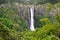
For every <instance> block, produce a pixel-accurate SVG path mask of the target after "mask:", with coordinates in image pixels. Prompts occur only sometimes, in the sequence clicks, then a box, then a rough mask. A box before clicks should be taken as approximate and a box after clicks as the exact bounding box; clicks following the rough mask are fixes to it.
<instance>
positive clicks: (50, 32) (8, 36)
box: [0, 0, 60, 40]
mask: <svg viewBox="0 0 60 40" xmlns="http://www.w3.org/2000/svg"><path fill="white" fill-rule="evenodd" d="M39 2H41V3H44V2H45V1H44V2H42V0H41V1H40V0H39ZM50 2H51V1H50ZM36 3H37V2H36ZM58 7H60V3H58V4H56V5H52V4H49V3H47V6H46V7H45V9H47V10H49V12H50V11H51V10H52V9H53V8H55V9H56V10H54V12H55V15H54V16H52V15H49V12H48V14H44V15H41V16H37V15H36V16H35V21H36V29H35V31H33V32H32V31H30V30H29V27H28V26H27V23H26V20H23V19H21V18H20V17H19V16H18V13H17V12H16V11H15V10H14V9H13V8H11V7H10V8H0V40H60V11H59V10H57V8H58Z"/></svg>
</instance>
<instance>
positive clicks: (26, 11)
mask: <svg viewBox="0 0 60 40" xmlns="http://www.w3.org/2000/svg"><path fill="white" fill-rule="evenodd" d="M31 6H33V5H19V4H18V5H12V6H11V5H4V6H2V7H4V8H8V7H12V8H13V9H14V10H15V11H16V12H17V15H18V16H19V17H20V19H22V20H26V22H27V23H28V26H30V20H31V19H30V18H31V14H30V13H31V12H30V7H31ZM53 11H54V10H53V9H52V10H50V11H49V10H47V9H46V6H45V5H37V6H34V18H35V17H36V16H43V15H45V14H49V15H52V14H53V15H52V16H54V15H55V12H54V13H53ZM34 23H35V25H36V21H35V22H34Z"/></svg>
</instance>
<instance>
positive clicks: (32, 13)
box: [30, 6, 35, 31]
mask: <svg viewBox="0 0 60 40" xmlns="http://www.w3.org/2000/svg"><path fill="white" fill-rule="evenodd" d="M30 12H31V24H30V30H31V31H35V28H34V6H31V7H30Z"/></svg>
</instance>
